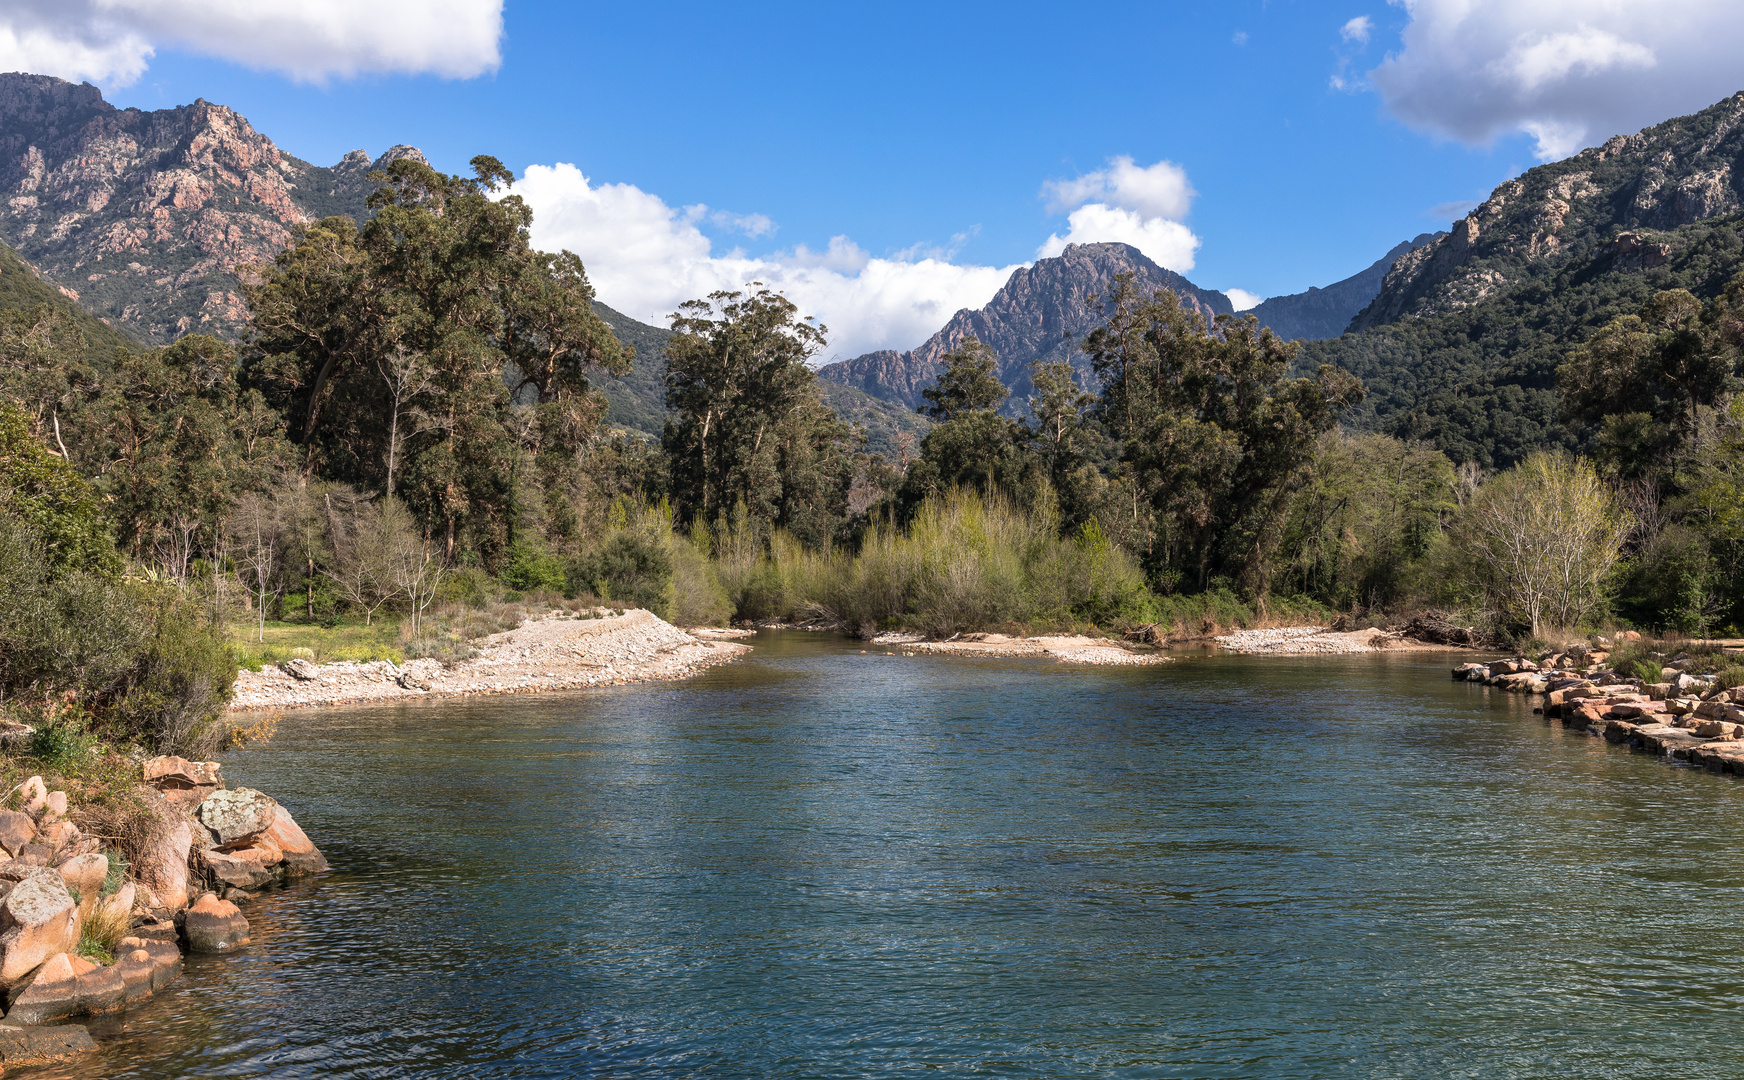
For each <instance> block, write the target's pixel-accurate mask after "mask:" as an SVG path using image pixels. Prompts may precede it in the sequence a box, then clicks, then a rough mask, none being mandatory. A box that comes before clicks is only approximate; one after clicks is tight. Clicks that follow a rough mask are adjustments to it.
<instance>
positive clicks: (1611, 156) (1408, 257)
mask: <svg viewBox="0 0 1744 1080" xmlns="http://www.w3.org/2000/svg"><path fill="white" fill-rule="evenodd" d="M1740 208H1744V93H1740V94H1735V95H1733V96H1732V97H1729V98H1727V99H1725V100H1724V101H1721V102H1719V103H1717V104H1715V105H1713V106H1710V107H1709V108H1706V109H1703V110H1702V111H1701V112H1699V113H1695V114H1694V115H1691V116H1681V117H1677V118H1675V119H1672V120H1667V121H1665V122H1664V123H1662V124H1656V125H1654V126H1653V127H1650V128H1645V129H1643V130H1642V131H1640V132H1638V133H1637V134H1634V135H1619V136H1616V137H1615V138H1612V139H1610V140H1607V141H1606V142H1605V144H1604V145H1603V146H1599V147H1594V148H1591V149H1587V150H1583V151H1581V152H1580V153H1578V154H1576V155H1574V156H1573V157H1570V158H1567V159H1565V160H1563V161H1557V162H1552V163H1550V164H1548V165H1540V166H1538V167H1537V168H1534V169H1531V170H1528V171H1527V172H1525V173H1523V174H1522V175H1520V176H1519V177H1516V178H1515V179H1513V180H1509V181H1507V182H1506V183H1503V184H1502V185H1500V186H1499V187H1497V188H1496V189H1495V190H1494V191H1493V192H1491V193H1490V197H1489V198H1488V199H1486V200H1485V201H1484V202H1483V203H1482V205H1480V206H1478V207H1477V208H1476V209H1474V210H1473V211H1472V212H1471V213H1469V214H1467V215H1466V216H1465V217H1464V218H1462V219H1461V220H1459V221H1456V222H1454V224H1453V227H1452V229H1450V230H1449V232H1448V234H1447V235H1446V236H1444V237H1442V238H1441V239H1439V240H1437V241H1435V242H1434V243H1432V244H1429V245H1426V246H1424V247H1420V248H1417V249H1415V250H1413V251H1411V252H1408V253H1406V254H1404V255H1401V256H1400V257H1399V259H1398V261H1397V262H1395V263H1394V264H1393V267H1392V269H1391V270H1390V271H1388V273H1387V275H1386V279H1385V280H1384V281H1383V283H1382V285H1381V290H1380V293H1379V295H1377V296H1376V297H1375V300H1374V302H1373V303H1372V304H1370V305H1369V306H1368V308H1367V309H1365V310H1364V311H1363V312H1362V313H1361V314H1359V315H1358V316H1357V317H1356V319H1355V320H1354V321H1353V322H1352V324H1351V329H1352V330H1361V329H1364V328H1366V327H1371V326H1379V325H1382V324H1385V323H1390V322H1395V321H1397V320H1398V319H1401V318H1407V317H1427V316H1432V315H1439V314H1445V313H1448V312H1454V311H1460V310H1463V309H1464V308H1467V307H1470V306H1471V305H1473V304H1476V303H1479V302H1481V301H1483V300H1484V299H1485V298H1486V297H1489V296H1492V295H1494V294H1496V293H1497V292H1498V291H1499V290H1502V289H1504V288H1507V287H1509V286H1510V285H1514V284H1518V283H1519V282H1521V281H1523V280H1525V279H1527V278H1528V277H1531V276H1533V275H1534V274H1540V273H1546V272H1550V271H1553V270H1554V268H1555V267H1557V266H1560V265H1563V264H1565V263H1567V262H1569V261H1570V260H1579V259H1584V258H1586V257H1588V256H1590V255H1592V254H1593V253H1595V252H1597V251H1599V250H1601V249H1603V248H1605V247H1607V246H1610V245H1612V244H1614V243H1615V242H1616V239H1617V237H1618V235H1619V234H1620V233H1624V232H1631V233H1636V234H1638V237H1639V238H1640V242H1641V243H1643V244H1648V245H1651V243H1652V241H1651V234H1652V233H1653V232H1655V231H1663V230H1670V229H1675V228H1677V227H1679V226H1681V225H1688V224H1691V223H1693V222H1697V221H1705V220H1707V219H1709V218H1714V217H1719V216H1721V215H1723V214H1730V213H1734V212H1736V211H1737V210H1739V209H1740ZM1631 250H1633V249H1631ZM1631 257H1632V256H1631Z"/></svg>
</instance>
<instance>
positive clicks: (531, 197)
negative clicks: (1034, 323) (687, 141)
mask: <svg viewBox="0 0 1744 1080" xmlns="http://www.w3.org/2000/svg"><path fill="white" fill-rule="evenodd" d="M514 190H515V192H516V193H517V194H519V195H520V196H522V197H523V198H525V199H526V200H527V202H528V204H529V205H531V206H532V207H533V241H534V243H535V244H536V245H537V246H539V247H540V248H543V249H545V250H550V251H556V250H558V249H560V248H568V249H569V250H571V251H573V252H575V253H576V254H577V255H579V256H581V259H582V261H583V262H584V263H585V264H586V265H587V274H588V277H589V279H590V280H592V282H593V284H594V288H595V289H596V290H597V291H598V294H599V298H600V299H601V300H602V301H604V302H605V303H607V304H610V305H611V306H612V307H614V308H617V309H618V310H620V311H622V312H624V313H625V314H626V315H629V316H631V317H632V318H636V319H640V320H642V321H643V322H647V323H652V324H654V325H656V326H665V325H666V324H667V316H668V315H669V314H671V313H672V312H673V311H674V310H676V309H677V307H678V305H679V304H681V303H683V302H684V301H686V300H693V299H696V298H699V297H703V296H707V295H708V294H709V293H710V292H713V291H715V290H717V289H738V290H742V289H744V288H745V286H746V285H747V284H748V283H749V282H752V281H761V282H763V283H764V284H765V285H767V286H769V287H770V288H772V289H776V290H778V291H780V292H782V293H784V294H786V296H787V298H788V299H789V300H792V301H793V302H794V303H795V304H797V305H798V306H799V308H800V311H801V312H802V313H803V314H806V315H815V316H816V317H817V318H818V319H820V320H821V321H822V322H824V323H825V324H826V325H827V326H828V327H829V330H830V335H829V336H830V346H829V351H828V353H827V355H826V356H825V357H823V358H821V359H826V360H827V359H831V358H837V359H841V358H847V357H852V356H858V355H859V354H861V353H864V352H869V351H871V350H873V349H911V348H913V347H914V346H916V345H919V344H920V343H921V342H923V341H925V340H926V339H927V338H928V337H930V336H932V334H933V333H934V332H935V331H937V330H938V329H939V327H941V326H943V325H944V324H945V322H946V320H948V319H949V318H950V317H951V316H952V315H953V314H955V313H956V312H957V311H958V309H960V308H966V307H967V308H977V307H981V306H983V305H985V304H986V303H987V302H988V301H989V300H991V299H992V298H993V294H994V293H996V292H998V291H999V287H1000V286H1001V285H1004V284H1005V281H1006V279H1007V278H1009V277H1010V276H1011V273H1012V271H1014V270H1016V269H1017V268H1018V267H1017V266H1006V267H991V266H963V265H959V264H956V263H952V262H949V261H947V260H946V259H942V258H935V257H930V256H929V257H926V258H920V259H905V258H874V257H872V256H870V255H868V254H867V253H866V252H865V251H864V250H862V249H861V248H860V247H859V245H857V244H855V243H854V242H853V241H851V240H849V239H848V238H847V237H846V236H837V237H833V238H831V240H830V242H829V244H828V246H827V247H826V248H825V250H823V251H821V252H817V251H812V250H810V249H809V248H807V247H805V246H804V245H799V246H796V247H795V248H794V249H793V250H792V251H791V252H788V253H782V254H777V255H773V256H767V257H755V256H748V255H745V254H744V253H743V252H740V251H736V250H735V251H730V252H727V253H725V254H722V255H716V254H714V252H713V251H712V248H711V244H710V242H709V238H708V237H707V236H705V235H703V233H702V232H701V230H699V229H698V228H697V224H696V222H697V220H698V218H697V216H696V215H695V214H693V213H692V212H691V210H690V209H689V208H675V207H672V206H669V205H667V204H666V202H665V201H664V200H662V199H661V198H660V197H659V196H657V195H654V194H651V193H649V192H646V191H643V190H642V189H640V188H638V187H636V186H634V185H632V184H606V183H600V184H596V183H593V182H591V181H590V180H589V179H588V178H587V177H586V176H584V175H583V174H582V172H581V170H580V169H578V168H576V167H575V166H574V165H566V164H558V165H533V166H529V167H528V169H527V173H526V175H525V176H524V177H522V179H521V181H520V182H519V183H518V184H516V185H515V188H514Z"/></svg>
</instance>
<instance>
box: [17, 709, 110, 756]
mask: <svg viewBox="0 0 1744 1080" xmlns="http://www.w3.org/2000/svg"><path fill="white" fill-rule="evenodd" d="M96 745H97V738H96V736H94V735H92V734H91V733H90V731H89V730H88V729H87V726H86V723H85V722H84V719H83V717H82V716H81V715H80V714H78V713H77V712H76V711H73V710H68V711H66V712H63V713H62V714H61V716H59V717H57V718H54V719H48V720H43V721H41V722H39V723H38V724H37V725H36V730H35V731H34V732H32V733H31V736H30V756H31V757H33V758H35V759H36V760H37V761H39V762H41V763H42V764H43V766H44V767H45V768H49V769H76V768H78V767H79V766H80V765H83V764H86V763H87V762H89V761H90V758H91V751H92V749H93V748H94V747H95V746H96Z"/></svg>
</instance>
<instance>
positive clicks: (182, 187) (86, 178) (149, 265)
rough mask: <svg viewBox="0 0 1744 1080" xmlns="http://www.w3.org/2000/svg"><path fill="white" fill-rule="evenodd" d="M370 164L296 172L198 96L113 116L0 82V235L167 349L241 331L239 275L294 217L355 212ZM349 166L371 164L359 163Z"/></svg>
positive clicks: (282, 237) (98, 308)
mask: <svg viewBox="0 0 1744 1080" xmlns="http://www.w3.org/2000/svg"><path fill="white" fill-rule="evenodd" d="M390 155H392V156H398V157H405V156H411V155H417V156H418V157H420V158H421V157H422V155H421V154H418V151H416V150H415V149H413V148H411V147H408V146H397V147H394V148H393V149H391V150H389V151H388V152H387V154H384V155H383V156H382V158H381V159H379V161H378V162H377V163H369V161H368V155H367V154H364V153H363V152H362V151H356V152H354V153H353V154H350V155H347V156H346V158H345V159H344V160H343V161H341V162H340V163H339V165H338V166H336V167H335V168H332V169H326V168H320V167H317V166H314V165H311V164H309V163H308V162H305V161H301V160H299V159H297V158H295V157H293V156H292V155H290V154H287V153H285V152H284V151H283V150H281V149H279V147H278V146H276V145H275V144H274V143H273V141H272V140H271V139H269V138H267V137H266V136H265V135H262V134H261V133H259V132H258V131H256V130H255V129H254V127H253V125H252V124H250V123H249V122H248V120H247V118H246V117H244V116H242V115H241V114H240V113H238V112H236V111H235V110H234V109H231V108H229V107H227V106H224V105H218V104H215V103H213V102H209V101H206V100H204V99H200V100H196V101H195V102H193V103H192V104H189V105H183V106H179V107H177V108H173V109H158V110H154V111H149V112H146V111H141V110H139V109H116V108H115V107H114V106H112V105H110V104H109V103H108V102H106V101H104V100H103V97H102V94H101V93H100V92H99V91H98V90H97V88H96V87H94V86H91V85H89V84H81V85H74V84H72V83H68V82H65V81H63V80H60V79H54V78H50V77H48V76H43V75H26V74H18V73H13V74H8V75H0V235H3V236H4V239H5V240H6V241H7V242H8V243H10V244H11V245H12V246H13V247H15V248H16V249H17V250H18V251H19V252H20V253H21V254H22V255H23V256H24V257H25V258H27V259H29V260H30V261H31V262H32V263H34V264H35V265H36V266H37V267H38V268H39V269H40V270H41V271H42V273H43V274H44V275H45V276H47V277H48V278H49V279H51V280H53V281H55V282H57V283H58V284H59V285H60V286H61V287H62V289H63V291H66V292H67V293H68V295H72V296H75V297H76V298H77V299H79V300H80V301H81V302H83V303H84V304H85V305H86V306H87V307H88V308H90V309H91V310H92V311H94V312H95V313H96V314H97V315H98V316H99V317H101V318H103V319H104V321H106V322H108V323H110V324H111V325H114V326H118V327H121V328H123V329H126V330H128V331H130V332H132V333H133V334H134V335H135V336H138V337H140V338H142V339H144V340H147V341H151V342H154V343H163V342H167V341H170V340H173V339H175V338H176V337H179V336H181V335H182V334H185V333H189V332H192V331H195V330H199V331H203V332H207V333H216V334H220V335H226V336H230V335H235V334H237V333H239V332H240V330H241V328H242V325H243V322H244V318H245V315H246V311H245V308H244V305H243V302H242V298H241V296H240V294H239V290H238V286H237V279H236V271H237V268H238V267H241V266H245V265H248V264H251V263H259V262H265V261H268V260H270V259H271V258H272V257H273V256H274V255H276V254H277V253H278V252H279V250H280V249H282V248H283V247H284V246H285V245H286V244H287V243H289V242H290V239H291V230H292V229H293V228H294V227H295V226H297V225H298V224H301V223H303V222H306V221H311V220H314V219H316V218H319V217H325V216H328V215H330V214H336V213H349V214H352V215H353V216H356V217H361V216H362V215H363V214H364V213H365V208H364V201H365V199H366V198H367V197H368V194H369V191H370V190H371V186H372V185H370V183H369V182H368V180H367V174H368V172H369V171H370V170H371V169H372V168H374V167H377V166H378V165H379V164H385V163H386V161H388V160H391V157H390ZM354 159H360V160H361V163H363V164H367V166H368V167H359V163H358V162H357V161H354Z"/></svg>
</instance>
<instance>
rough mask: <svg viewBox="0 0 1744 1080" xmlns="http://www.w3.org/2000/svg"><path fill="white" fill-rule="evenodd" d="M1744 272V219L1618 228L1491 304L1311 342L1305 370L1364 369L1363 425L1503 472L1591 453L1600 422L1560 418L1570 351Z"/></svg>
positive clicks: (1708, 292)
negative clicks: (1533, 458) (1663, 294)
mask: <svg viewBox="0 0 1744 1080" xmlns="http://www.w3.org/2000/svg"><path fill="white" fill-rule="evenodd" d="M1740 272H1744V214H1733V215H1730V216H1727V217H1724V218H1718V219H1715V220H1711V221H1704V222H1699V223H1697V224H1693V225H1685V226H1683V227H1681V228H1678V229H1674V230H1671V231H1669V232H1663V233H1652V234H1642V233H1633V232H1629V233H1620V234H1618V235H1617V236H1616V237H1614V238H1613V239H1612V241H1611V242H1610V244H1609V245H1607V246H1606V247H1604V248H1601V249H1598V250H1596V251H1593V252H1592V253H1591V254H1589V255H1587V256H1585V257H1582V258H1578V259H1566V260H1561V261H1558V262H1555V263H1550V262H1541V263H1536V264H1533V265H1532V266H1530V267H1529V268H1528V273H1527V276H1526V278H1525V280H1524V281H1521V282H1518V283H1516V284H1512V285H1510V286H1508V287H1506V288H1503V289H1499V290H1497V292H1496V293H1494V294H1493V295H1491V296H1488V297H1486V298H1485V299H1484V300H1483V301H1482V302H1481V303H1477V304H1473V305H1470V306H1469V307H1464V308H1461V309H1459V310H1457V311H1453V312H1449V313H1446V314H1442V315H1436V316H1432V317H1425V318H1402V319H1399V320H1398V321H1396V322H1393V323H1389V324H1387V325H1385V326H1380V327H1375V328H1373V329H1369V330H1364V331H1362V332H1360V333H1354V334H1346V335H1344V336H1342V337H1339V338H1334V339H1331V340H1328V341H1313V342H1306V343H1305V344H1304V345H1303V348H1302V352H1301V354H1300V356H1299V357H1298V359H1297V367H1298V369H1299V370H1302V371H1312V370H1313V369H1314V367H1315V366H1316V365H1318V364H1322V363H1332V364H1337V365H1338V366H1339V367H1342V368H1344V369H1345V370H1347V371H1349V372H1351V373H1352V374H1354V375H1356V376H1357V377H1358V378H1360V379H1362V380H1363V383H1364V385H1365V386H1366V387H1367V388H1368V395H1369V396H1368V399H1367V401H1366V402H1365V403H1364V404H1363V407H1362V410H1361V412H1360V413H1359V414H1357V416H1355V417H1354V418H1353V423H1355V424H1356V425H1357V426H1358V427H1359V428H1361V429H1364V430H1375V431H1385V432H1389V433H1391V434H1394V435H1398V436H1400V437H1402V438H1410V439H1421V440H1424V441H1427V442H1429V443H1430V444H1431V445H1433V446H1435V447H1436V448H1437V449H1439V450H1442V451H1444V452H1445V453H1446V454H1447V455H1448V456H1449V457H1451V458H1452V459H1453V460H1454V461H1455V462H1466V461H1470V462H1475V463H1476V464H1478V465H1480V466H1482V467H1484V468H1486V469H1497V468H1505V467H1507V466H1510V465H1513V464H1515V463H1516V462H1519V461H1521V460H1523V459H1524V458H1525V457H1526V455H1528V454H1530V453H1531V452H1532V451H1533V450H1536V449H1543V448H1563V449H1569V450H1577V449H1588V450H1590V449H1591V446H1592V438H1593V431H1592V429H1591V426H1590V425H1586V424H1581V423H1578V422H1576V423H1573V424H1569V423H1564V422H1563V420H1562V419H1561V418H1560V417H1559V414H1558V397H1557V387H1556V369H1557V367H1558V366H1559V365H1561V364H1562V363H1563V362H1564V361H1565V360H1566V359H1567V354H1568V351H1569V350H1570V349H1571V348H1572V347H1574V346H1576V345H1578V344H1580V343H1582V342H1584V341H1586V340H1587V339H1588V338H1590V337H1592V335H1593V334H1594V333H1596V332H1597V331H1598V330H1599V328H1600V327H1602V326H1604V325H1605V324H1606V323H1608V322H1610V321H1611V320H1612V319H1613V318H1616V317H1617V316H1619V315H1626V314H1631V313H1633V312H1635V311H1637V310H1639V309H1640V307H1641V306H1642V305H1643V304H1644V303H1646V302H1647V300H1648V299H1649V298H1651V297H1652V296H1653V295H1654V294H1655V293H1658V292H1660V291H1661V290H1665V289H1687V290H1689V291H1690V292H1691V293H1693V294H1694V295H1696V296H1697V297H1699V298H1701V299H1713V298H1714V297H1716V296H1719V295H1720V293H1721V291H1722V290H1723V289H1724V287H1725V285H1726V283H1727V282H1728V281H1730V280H1731V279H1732V278H1733V277H1735V276H1736V275H1737V274H1739V273H1740Z"/></svg>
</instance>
